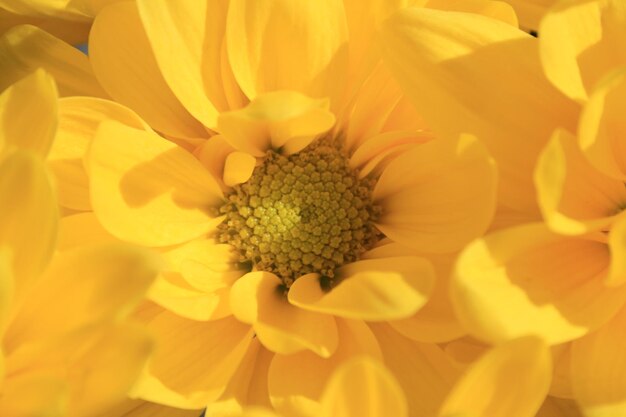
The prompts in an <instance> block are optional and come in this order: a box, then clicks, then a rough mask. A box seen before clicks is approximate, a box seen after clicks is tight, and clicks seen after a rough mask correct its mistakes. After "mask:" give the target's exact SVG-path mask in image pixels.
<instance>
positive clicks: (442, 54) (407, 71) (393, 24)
mask: <svg viewBox="0 0 626 417" xmlns="http://www.w3.org/2000/svg"><path fill="white" fill-rule="evenodd" d="M382 41H383V44H384V49H383V52H384V57H385V62H386V63H387V64H388V65H389V67H390V69H391V70H392V73H394V75H395V76H396V78H397V80H398V83H399V84H400V85H401V86H402V87H403V88H404V90H405V92H406V94H407V95H408V96H409V97H410V98H411V99H412V101H413V104H414V105H415V108H416V109H417V110H418V112H419V113H420V115H421V116H422V117H423V118H424V119H425V120H427V121H428V123H429V125H430V127H431V128H432V129H433V131H434V132H435V133H436V134H437V136H439V137H441V136H449V137H456V136H458V134H459V133H462V132H468V133H472V134H475V135H476V137H478V138H479V139H480V140H481V141H482V142H484V143H485V145H486V146H487V148H488V149H489V152H490V154H491V155H492V156H493V157H494V159H495V160H496V162H497V163H498V169H499V172H498V176H499V179H498V195H499V200H500V203H501V204H502V205H504V206H506V207H508V208H510V209H514V210H515V211H518V212H530V213H537V211H538V210H537V207H536V202H535V190H534V186H533V183H532V169H533V168H534V165H535V160H536V158H537V155H538V153H539V150H540V149H541V148H542V147H543V146H544V144H545V143H546V141H547V140H548V138H549V136H550V135H551V134H552V131H553V130H554V128H555V127H556V126H563V127H566V128H569V129H570V130H574V129H575V126H574V122H575V121H576V117H577V112H578V108H577V106H576V104H575V103H572V102H570V101H568V100H566V99H565V98H564V97H563V96H562V95H561V94H560V93H559V92H558V91H557V90H556V89H555V88H554V87H552V86H551V85H550V83H549V82H548V80H547V79H545V76H544V75H543V71H542V68H541V66H540V63H539V57H538V52H537V40H536V39H534V38H532V37H530V36H529V35H527V34H525V33H523V32H522V31H520V30H517V29H515V28H513V27H512V26H510V25H508V24H506V23H503V22H500V21H497V20H494V19H489V18H487V17H484V16H479V15H472V14H469V13H455V12H446V11H440V10H431V9H417V8H409V9H404V10H402V11H400V12H399V13H397V14H395V15H394V16H393V17H392V18H391V19H389V20H388V21H387V22H386V24H385V25H383V29H382ZM503 62H506V68H507V70H506V71H503V70H502V63H503ZM478 68H480V70H478ZM494 80H496V81H494ZM512 103H514V105H513V104H512Z"/></svg>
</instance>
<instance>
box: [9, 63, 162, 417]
mask: <svg viewBox="0 0 626 417" xmlns="http://www.w3.org/2000/svg"><path fill="white" fill-rule="evenodd" d="M56 104H57V97H56V88H55V85H54V82H53V81H52V78H51V77H50V76H48V75H47V74H45V73H44V72H43V71H38V72H35V73H34V74H32V75H31V76H29V77H27V78H25V79H24V80H22V81H20V82H18V83H17V84H15V85H13V86H12V87H10V88H9V89H7V90H5V91H4V92H3V93H2V94H1V95H0V120H1V122H0V213H1V216H0V340H1V342H2V350H1V355H0V415H2V416H11V417H27V416H43V415H45V416H77V417H79V416H80V417H83V416H95V415H99V414H100V413H101V412H102V411H103V410H106V408H107V407H109V406H112V405H113V404H115V403H117V402H118V401H121V400H122V399H123V398H124V397H125V394H126V392H127V391H128V390H129V389H130V387H131V386H132V385H133V383H134V381H135V379H136V377H137V376H138V374H139V373H140V371H141V369H142V367H143V366H144V363H145V360H146V359H147V356H148V354H149V353H150V351H151V349H152V340H151V338H150V337H149V336H148V335H147V332H146V330H145V329H144V328H142V327H140V326H139V325H138V324H132V323H130V322H127V321H126V320H125V318H126V317H128V314H129V312H130V311H131V310H132V309H133V308H134V306H136V305H137V303H138V302H139V301H140V300H141V298H142V297H143V295H144V294H145V292H146V290H147V289H148V287H149V286H150V284H151V283H152V281H153V279H154V277H155V275H156V273H157V268H156V266H157V264H156V263H155V259H154V258H153V256H152V255H149V254H148V253H146V252H144V251H143V250H138V249H135V248H132V247H130V246H129V245H126V244H119V243H116V244H108V245H91V246H85V247H82V248H78V249H75V250H63V248H61V247H56V232H57V223H58V216H59V215H58V207H57V201H56V198H55V193H54V191H53V186H52V184H51V181H50V178H49V176H48V174H47V171H46V167H45V164H44V160H43V159H44V158H45V156H46V155H47V154H48V151H49V149H50V147H51V144H52V139H53V137H54V135H55V130H56V124H57V116H56ZM33 120H36V121H37V123H33ZM55 250H56V251H57V252H56V253H55Z"/></svg>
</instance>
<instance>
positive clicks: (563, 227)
mask: <svg viewBox="0 0 626 417" xmlns="http://www.w3.org/2000/svg"><path fill="white" fill-rule="evenodd" d="M421 17H422V16H417V15H414V16H411V17H408V16H407V17H405V18H406V19H419V18H421ZM440 19H441V20H440V22H441V25H438V26H436V28H437V32H435V31H434V30H433V31H432V32H431V33H432V36H437V37H439V38H440V39H445V41H446V42H449V43H450V44H451V45H457V51H456V52H455V53H452V54H450V53H449V52H447V51H444V50H437V49H436V48H434V47H433V46H432V45H435V44H436V43H435V42H434V41H433V40H432V39H431V40H430V42H429V41H428V37H422V38H412V40H413V42H412V43H411V48H412V50H413V51H415V53H414V55H413V58H412V59H411V60H409V63H407V65H411V64H412V65H413V67H415V66H416V65H419V66H420V67H424V68H426V70H425V71H428V73H429V74H428V76H426V77H424V78H423V80H422V82H420V83H414V84H413V87H414V93H415V94H418V93H419V94H420V96H421V97H424V96H426V97H429V98H430V99H432V100H438V101H439V102H441V103H444V104H445V105H448V106H451V107H449V108H453V109H455V108H458V104H455V102H456V103H458V102H461V103H463V102H465V101H466V102H471V101H474V100H477V99H480V100H484V101H483V102H484V103H486V105H485V106H484V107H482V108H481V112H480V113H478V112H476V113H471V112H465V113H464V114H463V116H462V119H463V122H464V123H463V124H462V125H460V126H457V129H460V128H463V129H464V130H469V131H471V132H473V133H476V134H478V135H480V136H481V138H483V139H485V140H486V142H487V144H488V146H489V147H490V150H491V151H492V153H493V154H494V156H495V159H496V160H497V162H498V164H499V167H500V174H501V177H500V179H501V182H500V184H501V191H500V195H499V202H500V210H499V214H498V215H497V216H496V227H497V228H502V230H499V231H497V232H495V233H493V234H490V235H488V236H487V237H486V238H484V239H480V240H478V241H476V242H474V243H473V244H471V245H470V246H469V247H468V249H467V250H465V251H464V253H463V254H462V255H461V257H460V260H459V263H458V265H457V279H456V281H455V285H454V286H453V289H454V291H453V294H454V299H455V301H456V306H457V308H458V312H459V315H460V318H461V319H462V321H463V322H464V323H465V324H466V326H467V327H468V329H470V331H471V332H472V334H474V335H475V336H476V337H478V338H480V339H482V340H484V341H487V342H493V343H497V342H500V341H502V340H507V339H509V338H512V337H518V336H520V335H524V334H529V333H534V334H539V335H541V336H542V337H544V338H545V339H546V340H547V341H548V342H549V343H550V344H553V345H558V346H555V347H554V348H553V352H554V355H555V358H556V359H557V360H556V364H557V366H556V367H555V372H556V374H557V375H559V377H555V379H554V383H553V386H552V388H551V393H552V394H553V395H556V396H560V397H568V398H574V399H575V400H576V401H577V402H578V403H579V404H580V405H581V407H582V409H583V411H584V412H585V413H586V414H587V415H593V416H614V415H621V414H623V413H624V408H623V407H624V399H625V398H626V393H625V391H624V389H623V388H622V387H623V375H624V374H625V373H624V372H623V371H622V370H621V369H622V362H623V352H622V349H621V347H623V340H622V339H623V337H622V336H621V335H623V332H624V328H625V327H624V326H625V324H624V318H623V317H624V313H623V311H624V310H623V306H624V303H625V301H626V287H625V286H624V285H623V281H624V274H625V272H626V271H624V265H625V263H624V261H623V251H624V249H623V248H624V246H623V245H624V244H623V240H624V238H623V234H624V232H623V230H624V229H623V227H624V226H623V225H622V224H623V223H624V220H623V215H622V209H623V207H624V202H625V201H626V193H625V192H624V190H625V189H624V174H623V171H622V168H620V167H621V165H620V161H621V158H622V156H621V155H622V151H621V145H620V137H621V135H622V132H623V131H624V127H623V118H621V117H620V112H621V109H622V108H623V105H622V104H621V103H622V100H623V99H624V97H626V96H625V95H624V81H623V78H622V75H621V74H622V72H623V70H624V69H623V68H624V67H623V65H624V58H623V57H624V54H623V53H622V52H621V49H623V44H624V39H626V38H625V36H624V24H623V23H624V9H623V5H622V3H621V2H611V1H607V2H589V1H584V2H583V1H580V2H576V1H575V2H563V3H562V4H560V5H557V6H556V7H555V8H554V9H552V10H551V11H550V13H549V14H548V15H547V16H546V18H545V20H544V21H543V23H542V24H541V27H540V32H541V36H540V39H539V44H538V43H537V41H535V40H533V39H523V37H522V36H521V35H520V34H516V33H514V32H512V31H510V30H509V28H505V27H502V28H500V29H504V30H502V31H499V30H498V28H494V27H491V28H489V27H487V26H484V27H483V28H484V32H483V31H479V32H477V33H476V38H477V39H480V38H481V37H482V40H481V41H479V42H477V43H476V44H475V45H473V46H470V47H468V46H467V43H466V42H462V40H460V39H459V40H457V39H458V36H457V34H456V33H452V32H451V31H448V32H447V33H446V32H445V31H442V30H441V28H442V27H443V25H444V24H446V25H447V24H450V21H449V20H448V19H447V17H446V16H440ZM464 19H469V17H465V18H464ZM420 22H422V23H423V25H424V29H423V30H424V32H425V33H428V32H429V31H431V29H432V28H433V20H432V19H429V20H428V21H427V20H426V19H423V20H420ZM411 24H415V23H414V22H411ZM401 32H402V31H400V33H401ZM405 42H406V38H405ZM441 42H442V41H441V40H440V41H439V43H438V44H441ZM620 48H621V49H620ZM503 56H505V57H507V62H510V66H507V70H506V71H502V70H501V69H499V70H498V72H497V74H498V75H499V76H500V77H501V80H502V83H501V84H500V83H499V84H498V85H497V86H495V87H494V86H493V79H494V78H493V77H495V74H490V72H489V71H490V70H489V69H488V67H489V63H490V62H491V60H492V59H494V58H497V59H498V60H502V59H503V58H502V57H503ZM540 56H541V62H542V63H543V67H544V69H545V73H546V75H547V77H548V78H549V79H550V80H551V81H552V82H553V84H554V85H555V86H557V87H558V88H559V90H561V92H562V94H561V93H559V92H557V91H555V89H554V88H553V87H552V86H550V85H548V84H547V83H546V80H545V79H544V77H543V74H542V71H540V70H541V63H540V61H539V57H540ZM402 58H403V59H406V55H403V56H402ZM398 62H399V61H398ZM460 83H463V84H464V85H465V87H464V88H463V90H462V95H461V97H462V99H461V100H459V94H458V89H456V87H457V86H458V85H459V84H460ZM451 88H455V90H453V91H454V93H455V94H456V95H455V96H454V97H453V96H452V95H451V94H450V91H451ZM566 96H567V97H569V99H568V98H567V97H566ZM502 98H504V99H502ZM421 110H422V111H423V112H424V114H425V115H426V112H428V111H429V110H428V109H421ZM581 111H582V113H580V112H581ZM428 114H429V115H432V116H433V119H432V120H433V128H434V129H435V130H437V129H436V128H435V125H439V126H440V128H445V129H450V123H449V121H448V120H446V117H445V115H444V114H437V113H436V112H435V111H430V113H428ZM579 115H580V117H579ZM437 119H438V120H437ZM461 126H462V127H461ZM555 129H557V130H556V131H555ZM451 130H452V131H453V132H454V128H452V129H451ZM576 136H578V138H576ZM535 166H536V170H534V168H535ZM533 170H534V183H533V177H532V173H533ZM535 185H536V187H535ZM542 219H544V220H545V223H543V222H541V221H542ZM531 222H532V223H531ZM511 225H516V227H513V228H506V227H505V226H511ZM609 320H610V321H609ZM602 326H603V327H602ZM598 328H601V329H600V330H597V329H598ZM570 341H572V343H569V344H563V343H565V342H570Z"/></svg>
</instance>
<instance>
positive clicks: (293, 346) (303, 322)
mask: <svg viewBox="0 0 626 417" xmlns="http://www.w3.org/2000/svg"><path fill="white" fill-rule="evenodd" d="M230 307H231V309H232V311H233V314H234V315H235V317H237V318H238V319H239V320H241V321H243V322H244V323H248V324H251V325H252V327H253V328H254V331H255V333H256V336H257V337H258V338H259V340H260V341H261V342H262V343H263V345H264V346H266V347H267V348H268V349H270V350H271V351H273V352H276V353H280V354H290V353H296V352H299V351H302V350H305V349H309V350H311V351H313V352H315V353H317V354H318V355H320V356H323V357H328V356H330V355H332V353H333V352H334V351H335V349H337V343H338V336H337V327H336V325H335V321H334V318H333V317H332V316H327V315H325V314H317V313H312V312H308V311H306V310H303V309H301V308H299V307H295V306H293V305H291V304H289V302H288V301H287V297H286V296H285V288H284V286H283V284H282V282H281V280H280V279H279V278H278V277H277V276H276V275H274V274H272V273H269V272H260V271H259V272H251V273H249V274H246V275H244V276H243V277H242V278H240V279H238V280H237V281H236V282H235V283H234V284H233V287H232V289H231V293H230Z"/></svg>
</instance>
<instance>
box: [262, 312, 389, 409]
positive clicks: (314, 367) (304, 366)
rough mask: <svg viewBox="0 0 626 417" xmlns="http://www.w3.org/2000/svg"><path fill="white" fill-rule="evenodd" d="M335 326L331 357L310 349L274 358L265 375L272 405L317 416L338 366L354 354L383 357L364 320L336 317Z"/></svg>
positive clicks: (379, 358)
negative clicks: (322, 355) (335, 337)
mask: <svg viewBox="0 0 626 417" xmlns="http://www.w3.org/2000/svg"><path fill="white" fill-rule="evenodd" d="M337 329H338V333H339V346H338V347H337V350H336V351H335V353H334V354H333V355H332V356H331V357H330V358H321V357H319V356H318V355H316V354H314V353H312V352H309V351H304V352H299V353H296V354H293V355H276V356H275V357H274V359H273V360H272V363H271V365H270V369H269V374H268V389H269V394H270V398H271V400H272V404H273V405H274V407H275V408H276V409H277V410H278V411H279V412H281V413H282V414H284V415H288V416H292V415H293V416H294V417H304V416H318V415H320V414H319V413H320V409H321V405H320V399H321V396H322V393H323V390H324V386H325V385H326V383H327V381H328V379H329V378H330V377H331V375H332V373H333V372H334V370H335V369H336V368H337V367H338V366H340V365H341V364H342V363H344V362H346V361H348V360H350V359H352V358H354V357H355V356H363V355H365V356H369V357H372V358H374V359H377V360H381V359H382V355H381V352H380V348H379V347H378V343H377V341H376V339H375V338H374V335H373V334H372V332H371V331H370V330H369V328H368V327H367V326H366V325H365V324H363V322H360V321H353V320H344V319H337ZM303 375H306V378H303V377H302V376H303Z"/></svg>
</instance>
